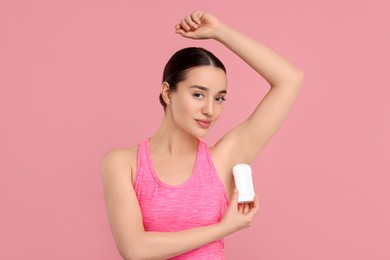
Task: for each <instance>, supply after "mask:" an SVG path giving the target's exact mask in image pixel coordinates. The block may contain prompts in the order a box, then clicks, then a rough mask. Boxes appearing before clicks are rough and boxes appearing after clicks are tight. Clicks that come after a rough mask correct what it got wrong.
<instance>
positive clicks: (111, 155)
mask: <svg viewBox="0 0 390 260" xmlns="http://www.w3.org/2000/svg"><path fill="white" fill-rule="evenodd" d="M137 152H138V145H135V146H132V147H126V148H122V147H121V148H111V149H109V150H108V151H107V152H106V153H105V155H104V156H103V160H102V168H103V174H111V172H117V173H118V174H126V175H129V177H131V179H132V180H133V177H134V176H135V169H136V166H137Z"/></svg>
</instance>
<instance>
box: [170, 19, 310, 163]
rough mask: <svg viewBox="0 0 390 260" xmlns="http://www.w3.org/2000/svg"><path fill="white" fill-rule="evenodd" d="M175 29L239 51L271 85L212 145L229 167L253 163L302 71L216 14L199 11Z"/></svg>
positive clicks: (299, 81)
mask: <svg viewBox="0 0 390 260" xmlns="http://www.w3.org/2000/svg"><path fill="white" fill-rule="evenodd" d="M176 32H177V33H179V34H180V35H182V36H183V37H187V38H192V39H215V40H217V41H219V42H221V43H222V44H223V45H225V46H226V47H227V48H229V49H230V50H231V51H233V52H234V53H235V54H237V55H238V56H239V57H240V58H241V59H242V60H244V61H245V62H246V63H247V64H248V65H249V66H251V67H252V68H253V69H254V70H255V71H256V72H257V73H259V74H260V75H261V76H262V77H263V78H264V79H265V80H266V81H267V82H268V83H269V84H270V86H271V88H270V90H269V91H268V93H267V94H266V95H265V96H264V98H263V99H262V100H260V102H259V104H258V106H257V107H256V109H255V110H254V111H253V113H252V114H251V115H250V116H249V118H247V119H246V120H245V121H244V122H242V123H241V124H239V125H238V126H236V127H235V128H233V129H232V130H231V131H229V132H228V133H227V134H226V135H224V136H223V137H222V138H221V139H220V140H219V141H218V142H217V144H216V145H215V146H214V147H213V151H214V152H215V154H218V155H219V156H221V157H222V158H224V160H223V161H225V162H229V165H226V167H227V168H228V169H230V168H231V167H232V166H233V165H235V164H236V163H240V162H246V163H251V162H252V161H253V159H254V158H255V157H256V155H257V154H258V153H259V152H260V150H261V149H262V148H263V147H264V146H265V144H266V143H267V142H268V141H269V140H270V139H271V137H272V136H273V135H274V133H275V132H276V131H277V130H278V129H279V127H280V126H281V124H282V122H283V121H284V119H285V118H286V116H287V114H288V112H289V111H290V108H291V106H292V105H293V103H294V101H295V99H296V97H297V96H298V94H299V91H300V87H301V84H302V80H303V73H302V72H301V71H300V70H299V69H297V68H296V67H294V66H293V65H292V64H291V63H289V62H288V61H286V60H285V59H283V58H282V57H281V56H279V55H278V54H277V53H275V52H274V51H272V50H271V49H269V48H267V47H266V46H264V45H263V44H261V43H259V42H256V41H254V40H253V39H251V38H249V37H248V36H246V35H244V34H242V33H240V32H238V31H236V30H234V29H233V28H231V27H229V26H228V25H226V24H224V23H222V22H221V21H219V20H218V19H217V18H216V17H214V16H212V15H210V14H208V13H206V12H203V11H196V12H193V13H192V14H191V15H189V16H187V17H185V18H184V19H183V20H182V21H181V22H180V23H179V24H177V25H176Z"/></svg>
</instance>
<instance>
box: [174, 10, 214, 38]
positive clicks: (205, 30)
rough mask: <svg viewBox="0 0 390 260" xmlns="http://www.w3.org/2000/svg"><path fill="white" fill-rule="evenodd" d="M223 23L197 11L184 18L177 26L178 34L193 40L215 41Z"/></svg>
mask: <svg viewBox="0 0 390 260" xmlns="http://www.w3.org/2000/svg"><path fill="white" fill-rule="evenodd" d="M220 25H221V22H220V21H219V20H218V18H217V17H215V16H213V15H211V14H209V13H206V12H203V11H195V12H193V13H192V14H190V15H187V16H186V17H184V18H183V19H182V20H181V21H180V23H178V24H176V26H175V29H176V33H178V34H180V35H181V36H183V37H186V38H191V39H213V38H215V36H216V32H217V30H218V28H219V27H220Z"/></svg>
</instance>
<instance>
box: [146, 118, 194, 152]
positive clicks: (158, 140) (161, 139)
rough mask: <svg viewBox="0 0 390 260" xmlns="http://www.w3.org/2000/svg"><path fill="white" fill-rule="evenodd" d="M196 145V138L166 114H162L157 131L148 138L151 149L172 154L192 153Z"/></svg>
mask: <svg viewBox="0 0 390 260" xmlns="http://www.w3.org/2000/svg"><path fill="white" fill-rule="evenodd" d="M197 147H198V138H197V137H196V136H193V135H191V134H189V133H188V132H186V131H185V130H183V129H181V128H180V127H178V126H177V125H175V124H174V122H173V120H172V119H170V118H169V116H167V115H165V116H164V119H163V121H162V122H161V125H160V127H159V129H158V130H157V132H156V133H155V134H154V135H153V136H152V137H151V138H150V148H151V150H154V151H158V152H159V153H160V152H161V153H165V154H169V155H172V156H177V155H180V154H187V153H192V152H193V151H196V150H197Z"/></svg>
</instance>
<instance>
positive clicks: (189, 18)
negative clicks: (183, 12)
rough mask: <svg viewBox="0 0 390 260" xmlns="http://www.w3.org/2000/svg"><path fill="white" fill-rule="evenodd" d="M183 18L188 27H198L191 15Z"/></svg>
mask: <svg viewBox="0 0 390 260" xmlns="http://www.w3.org/2000/svg"><path fill="white" fill-rule="evenodd" d="M184 20H185V21H186V23H187V24H188V25H189V26H190V29H196V28H198V24H196V23H195V21H194V20H193V18H192V16H186V17H185V18H184Z"/></svg>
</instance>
